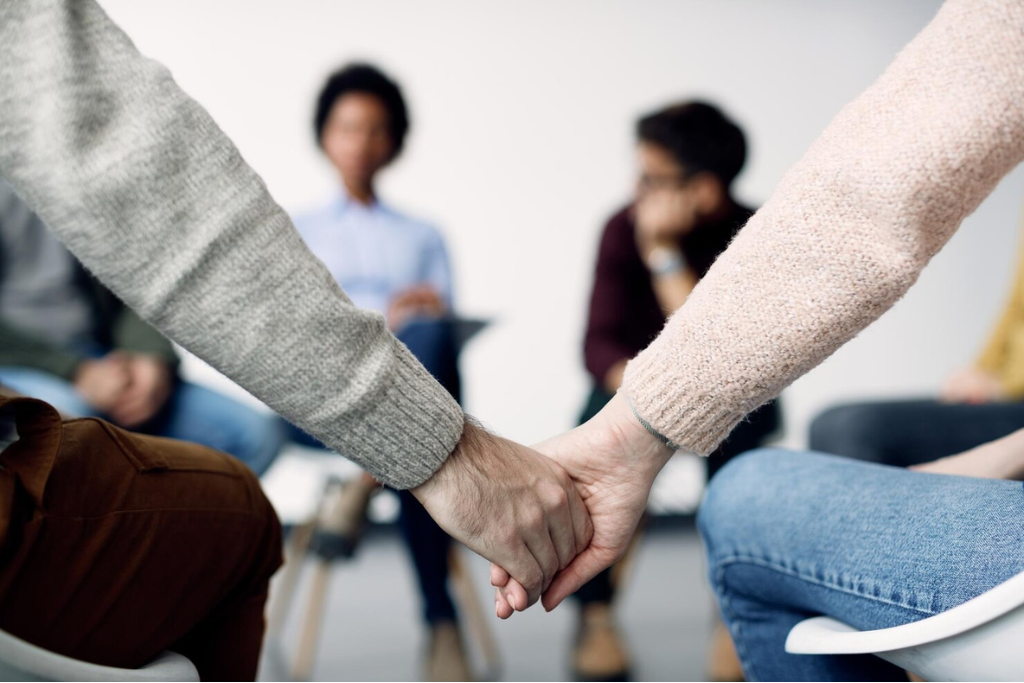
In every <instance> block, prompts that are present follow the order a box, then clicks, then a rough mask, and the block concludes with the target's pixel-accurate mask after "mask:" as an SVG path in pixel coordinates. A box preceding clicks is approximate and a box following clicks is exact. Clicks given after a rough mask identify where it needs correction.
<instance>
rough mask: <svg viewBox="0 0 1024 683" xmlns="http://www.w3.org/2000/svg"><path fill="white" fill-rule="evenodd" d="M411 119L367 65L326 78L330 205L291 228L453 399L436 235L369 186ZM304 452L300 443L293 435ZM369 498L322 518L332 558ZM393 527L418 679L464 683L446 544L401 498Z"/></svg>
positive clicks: (396, 94) (358, 523) (394, 91)
mask: <svg viewBox="0 0 1024 683" xmlns="http://www.w3.org/2000/svg"><path fill="white" fill-rule="evenodd" d="M408 129H409V118H408V113H407V110H406V106H405V102H404V100H403V98H402V94H401V91H400V90H399V88H398V86H397V85H396V84H395V83H394V82H393V81H392V80H391V79H389V78H388V77H387V76H385V75H384V74H382V73H381V72H380V71H379V70H377V69H376V68H375V67H372V66H369V65H366V64H354V65H350V66H347V67H344V68H342V69H341V70H339V71H337V72H335V73H334V74H333V75H332V76H331V77H330V78H329V79H328V80H327V83H326V84H325V85H324V87H323V89H322V91H321V93H320V97H319V100H318V102H317V108H316V116H315V119H314V130H315V133H316V139H317V143H318V144H319V145H320V147H321V149H322V150H323V152H324V154H325V155H326V156H327V158H328V159H329V160H330V162H331V164H332V165H333V166H334V168H335V169H336V170H337V172H338V176H339V178H340V180H341V186H342V187H341V192H340V196H338V197H336V198H334V199H333V200H332V201H330V202H329V203H327V204H326V205H324V206H322V207H320V208H319V209H316V210H313V211H310V212H308V213H304V214H300V215H298V216H296V217H295V218H294V222H295V225H296V227H297V228H298V230H299V233H300V234H301V235H302V238H303V239H304V240H305V242H306V244H307V245H308V246H309V248H310V250H311V251H312V252H313V253H314V254H315V255H316V256H317V257H318V258H320V260H322V261H323V262H324V264H325V265H326V266H327V268H328V270H329V271H330V272H331V275H333V276H334V278H335V280H337V281H338V283H339V284H340V285H341V287H342V289H344V290H345V292H346V293H347V294H348V295H349V297H351V299H352V301H353V302H354V303H355V304H356V305H358V306H360V307H362V308H366V309H370V310H374V311H377V312H379V313H381V314H383V315H384V316H385V319H386V320H387V324H388V327H389V328H390V329H391V330H392V331H393V332H394V333H395V335H396V336H397V337H398V338H399V339H400V340H401V341H402V342H404V343H405V345H406V346H408V347H409V349H410V350H411V351H412V352H413V354H415V355H416V357H417V358H418V359H419V361H420V362H421V363H423V365H424V367H426V368H427V369H428V370H429V371H430V372H431V373H432V374H433V375H434V377H435V378H437V380H438V381H439V382H440V383H441V384H442V386H444V387H445V388H446V389H448V391H449V392H451V394H452V395H453V396H455V398H456V399H458V398H459V376H458V370H457V366H456V360H457V358H456V355H457V353H456V346H455V343H454V340H453V338H452V326H451V325H450V324H448V323H447V322H446V321H445V318H446V317H449V316H450V315H451V311H452V301H453V297H452V277H451V267H450V264H449V261H448V253H447V250H446V249H445V245H444V240H443V239H442V237H441V234H440V232H438V230H437V229H435V228H434V227H432V226H431V225H429V224H427V223H424V222H422V221H419V220H416V219H414V218H410V217H408V216H405V215H403V214H401V213H399V212H397V211H395V210H394V209H392V208H390V207H389V206H387V205H386V204H384V203H383V202H382V201H381V200H380V198H379V197H378V195H377V192H376V187H375V181H376V178H377V176H378V174H379V173H380V171H381V170H382V169H384V168H385V167H386V166H387V165H388V164H390V163H391V162H392V161H394V159H395V158H396V157H397V156H398V154H399V153H400V152H401V150H402V145H403V143H404V141H405V136H406V133H407V132H408ZM297 440H298V441H300V442H305V443H308V441H307V440H308V437H306V438H303V435H301V434H299V435H297ZM378 489H379V485H378V483H377V482H376V481H375V480H374V479H373V478H372V477H370V476H369V475H368V474H367V475H364V476H363V477H362V478H361V479H359V480H356V481H354V482H351V483H349V484H348V485H347V486H346V487H345V489H344V490H343V491H342V493H341V499H340V500H339V501H338V502H337V505H336V506H335V508H336V509H337V510H338V514H337V515H336V519H334V520H332V522H331V525H332V531H333V532H334V533H335V540H336V541H337V542H338V543H340V546H339V547H340V549H339V550H337V552H338V553H339V554H346V555H347V554H351V553H352V552H354V550H355V546H356V545H357V543H358V539H359V535H360V532H361V530H362V528H363V526H364V525H365V521H366V509H367V506H368V504H369V501H370V498H371V496H372V495H373V493H374V492H375V491H377V490H378ZM399 498H400V500H401V504H402V506H401V516H400V525H401V528H402V531H403V535H404V536H405V539H406V542H407V544H408V546H409V550H410V554H411V556H412V560H413V564H414V565H415V567H416V573H417V578H418V579H419V585H420V589H421V593H422V596H423V612H424V620H425V622H426V624H427V627H428V629H429V645H428V648H427V653H426V659H425V661H424V670H423V677H424V679H426V680H438V681H453V680H454V681H457V680H470V678H471V676H470V671H469V666H468V662H467V659H466V655H465V651H464V649H463V646H462V640H461V637H460V634H459V629H458V621H457V615H456V610H455V605H454V603H453V602H452V599H451V596H450V595H449V592H448V586H447V582H448V550H449V545H450V543H451V539H450V538H449V537H448V535H447V534H445V532H444V531H443V530H441V528H440V527H439V526H438V525H437V523H435V522H434V520H433V519H431V517H430V516H429V515H428V514H427V513H426V511H425V510H424V509H423V507H422V506H421V505H420V504H419V502H418V501H417V500H416V499H415V498H414V497H413V496H412V495H411V494H409V493H408V492H407V491H402V492H400V493H399Z"/></svg>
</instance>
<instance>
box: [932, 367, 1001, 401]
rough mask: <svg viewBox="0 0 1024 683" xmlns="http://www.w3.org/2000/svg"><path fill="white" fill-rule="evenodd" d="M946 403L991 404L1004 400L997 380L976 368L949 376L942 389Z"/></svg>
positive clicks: (942, 396)
mask: <svg viewBox="0 0 1024 683" xmlns="http://www.w3.org/2000/svg"><path fill="white" fill-rule="evenodd" d="M941 398H942V400H943V401H945V402H946V403H975V404H977V403H991V402H993V401H999V400H1002V399H1004V398H1006V393H1005V392H1004V390H1003V385H1002V383H1000V381H999V378H998V377H995V376H994V375H992V374H991V373H988V372H985V371H984V370H981V369H978V368H965V369H963V370H961V371H960V372H957V373H956V374H954V375H953V376H951V377H950V378H949V379H948V380H947V381H946V385H945V386H944V387H943V388H942V393H941Z"/></svg>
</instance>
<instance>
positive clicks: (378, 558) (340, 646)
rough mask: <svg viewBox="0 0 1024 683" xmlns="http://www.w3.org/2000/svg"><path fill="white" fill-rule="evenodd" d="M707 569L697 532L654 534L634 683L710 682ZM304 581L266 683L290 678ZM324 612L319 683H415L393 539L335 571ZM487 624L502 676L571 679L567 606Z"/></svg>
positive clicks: (414, 601)
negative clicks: (707, 668) (707, 665)
mask: <svg viewBox="0 0 1024 683" xmlns="http://www.w3.org/2000/svg"><path fill="white" fill-rule="evenodd" d="M466 557H467V560H468V564H469V566H470V570H471V572H472V575H473V579H474V582H475V583H476V585H477V589H478V595H479V596H480V598H481V601H482V603H483V604H484V605H485V609H487V610H490V607H491V605H493V598H492V595H493V594H492V589H491V588H490V586H489V585H488V582H487V569H488V565H487V563H486V562H484V561H483V560H482V559H481V558H479V557H477V556H476V555H472V554H471V553H468V552H467V553H466ZM703 572H704V570H703V561H702V558H701V552H700V546H699V540H698V539H697V536H696V534H695V533H694V532H693V531H692V530H689V529H658V530H654V531H650V532H648V534H647V536H646V538H645V540H644V544H643V546H642V547H641V550H640V552H639V554H638V556H637V561H636V564H635V565H634V569H633V572H632V576H631V577H630V578H629V580H628V583H627V585H626V589H625V591H624V592H623V593H622V594H621V596H620V602H619V608H620V609H619V620H620V624H621V625H622V626H623V628H624V631H625V634H626V637H627V639H628V642H629V645H630V648H631V651H632V653H633V655H634V661H635V664H636V672H635V673H636V678H637V679H638V680H652V681H660V680H666V681H668V680H671V681H678V680H705V678H706V675H705V673H704V648H705V645H706V643H707V638H708V631H709V625H710V623H711V613H712V610H711V607H712V598H711V594H710V591H709V589H708V587H707V585H706V582H705V580H704V574H703ZM308 580H309V577H308V576H307V575H304V576H303V579H302V583H301V584H300V586H299V592H298V597H297V600H296V602H295V605H294V606H293V608H292V614H291V618H290V620H289V622H288V624H287V626H286V628H285V630H284V632H283V634H282V636H281V638H280V639H278V640H277V641H276V642H271V643H269V644H268V647H267V648H266V653H267V654H265V656H264V662H263V666H262V669H261V680H285V679H287V673H286V671H287V669H286V668H284V667H283V666H282V664H283V662H284V660H285V659H287V657H289V656H290V655H291V654H292V653H293V652H294V644H295V640H296V636H297V633H298V619H297V615H298V613H299V612H300V611H301V609H302V608H303V607H304V606H305V595H306V594H305V591H304V589H305V588H308V585H307V583H308ZM325 614H326V617H325V620H324V625H323V630H322V631H321V640H320V643H319V648H318V652H317V658H316V664H315V667H314V671H313V679H314V680H369V681H373V680H380V681H402V680H419V678H420V677H419V673H418V672H419V655H420V650H421V647H422V631H421V628H420V626H419V623H420V622H419V617H418V615H419V605H418V598H417V594H416V591H415V587H414V584H413V576H412V571H411V567H410V564H409V562H408V561H407V558H406V555H405V548H404V547H403V546H402V545H401V542H400V539H399V538H398V537H397V536H396V535H392V534H390V533H383V534H379V535H377V536H375V537H371V538H370V539H368V540H367V542H366V543H365V544H364V546H363V547H362V548H361V549H360V552H359V555H358V556H357V557H356V558H355V559H354V560H353V561H351V562H349V563H346V564H342V565H339V566H338V567H337V568H336V569H334V570H333V573H332V575H331V577H330V585H329V590H328V597H327V604H326V612H325ZM487 619H488V624H489V625H490V627H491V628H492V630H493V632H494V634H495V637H496V639H497V640H498V642H499V647H500V649H501V656H502V661H503V670H502V673H501V678H502V679H504V680H521V681H529V680H545V681H548V680H566V676H567V671H566V661H567V652H568V647H569V643H570V639H571V637H572V630H573V627H574V620H575V613H574V611H573V608H572V607H571V606H570V605H568V604H567V605H564V606H562V607H559V608H558V609H556V610H555V611H554V612H552V613H551V614H546V613H544V611H543V610H542V609H540V607H539V606H538V607H535V608H533V609H531V610H530V611H528V612H526V613H522V614H516V615H514V616H513V618H512V619H510V620H509V621H506V622H501V621H499V620H498V619H497V618H495V617H494V615H493V612H488V615H487ZM476 659H477V660H478V662H479V657H477V658H476ZM478 668H480V667H478Z"/></svg>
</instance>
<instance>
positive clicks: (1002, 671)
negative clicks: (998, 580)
mask: <svg viewBox="0 0 1024 683" xmlns="http://www.w3.org/2000/svg"><path fill="white" fill-rule="evenodd" d="M1021 643H1024V573H1022V574H1018V575H1017V576H1015V577H1013V578H1012V579H1010V580H1009V581H1006V582H1005V583H1002V584H1000V585H998V586H996V587H995V588H993V589H992V590H990V591H987V592H985V593H982V594H981V595H979V596H978V597H976V598H974V599H973V600H968V601H967V602H965V603H963V604H962V605H958V606H957V607H954V608H953V609H951V610H948V611H946V612H942V613H941V614H936V615H935V616H933V617H928V618H927V619H922V620H920V621H915V622H913V623H910V624H904V625H903V626H896V627H893V628H885V629H880V630H877V631H858V630H857V629H855V628H852V627H850V626H847V625H846V624H844V623H842V622H840V621H837V620H835V619H832V618H830V617H815V618H813V619H807V620H805V621H802V622H800V623H799V624H797V625H796V626H794V627H793V630H791V631H790V632H789V637H788V638H787V639H786V652H789V653H791V654H803V655H849V654H874V655H877V656H878V657H881V658H882V659H884V660H886V661H887V662H892V663H893V664H895V665H896V666H898V667H900V668H902V669H904V670H906V671H911V672H913V673H915V674H917V675H918V676H921V677H923V678H924V679H926V680H928V681H1021V680H1024V657H1022V656H1021V653H1020V650H1019V649H1018V648H1020V646H1021Z"/></svg>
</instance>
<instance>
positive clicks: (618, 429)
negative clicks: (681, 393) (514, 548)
mask: <svg viewBox="0 0 1024 683" xmlns="http://www.w3.org/2000/svg"><path fill="white" fill-rule="evenodd" d="M535 448H536V449H537V450H538V451H540V452H541V453H544V454H545V455H547V456H548V457H550V458H552V459H553V460H555V461H556V462H557V463H558V464H560V465H561V466H562V467H564V468H565V470H566V472H568V473H569V476H570V477H572V480H573V482H574V483H575V484H576V489H577V490H578V491H579V493H580V496H581V497H582V498H583V501H584V502H585V503H586V506H587V510H588V512H589V513H590V519H591V521H592V522H593V525H594V536H593V538H592V539H591V541H590V545H589V546H587V548H586V549H585V550H584V551H583V552H582V553H580V555H579V556H578V557H577V558H576V559H575V560H573V561H572V562H571V563H570V564H569V566H567V567H566V568H565V569H563V570H562V571H561V572H559V573H558V575H557V576H556V577H555V580H554V581H553V582H552V583H551V586H550V587H549V588H548V589H547V591H546V592H545V593H544V608H545V609H547V610H548V611H550V610H552V609H554V608H555V607H556V606H558V604H559V603H561V602H562V600H564V599H565V598H566V597H568V596H569V595H571V594H572V593H574V592H575V591H577V590H578V589H579V588H580V587H581V586H583V584H585V583H587V582H588V581H590V580H591V579H592V578H594V577H595V576H597V574H598V573H599V572H600V571H601V570H603V569H605V568H606V567H609V566H611V565H612V564H613V563H614V562H615V561H616V560H618V559H619V558H620V557H622V555H623V553H625V552H626V548H627V547H628V546H629V542H630V539H632V538H633V533H634V532H635V531H636V527H637V524H639V522H640V518H641V516H642V515H643V513H644V509H645V508H646V507H647V499H648V497H649V496H650V493H651V486H652V485H653V484H654V479H655V477H656V476H657V475H658V472H660V471H661V469H662V468H663V467H664V466H665V463H667V462H668V460H669V458H670V457H672V452H673V451H672V450H671V449H670V448H669V447H668V446H666V445H665V444H663V443H662V442H661V441H660V440H658V439H657V438H656V437H654V436H653V435H652V434H651V433H650V432H648V431H647V430H646V429H644V427H643V425H641V424H640V422H639V421H638V420H637V419H636V416H634V415H633V411H632V410H630V408H629V405H628V404H627V403H626V400H625V398H624V397H623V396H622V394H621V393H620V394H617V395H616V396H615V398H613V399H612V400H611V402H609V404H608V405H607V406H605V408H604V409H603V410H602V411H601V412H600V413H598V414H597V415H596V416H595V417H594V418H593V419H592V420H590V421H589V422H587V423H586V424H584V425H582V426H580V427H577V428H576V429H574V430H572V431H571V432H568V433H566V434H563V435H561V436H558V437H555V438H553V439H550V440H548V441H545V442H544V443H541V444H538V445H537V446H535ZM491 583H492V585H494V586H495V587H496V588H497V593H496V595H495V601H496V611H497V614H498V616H499V617H501V618H502V619H507V618H508V617H510V616H511V615H512V612H513V606H514V607H516V608H518V607H519V605H520V604H521V602H522V601H523V595H524V587H523V586H521V585H519V583H518V582H517V581H516V580H515V575H514V574H512V577H511V578H510V577H509V572H506V571H505V570H504V569H503V568H502V565H501V563H500V562H496V563H495V564H493V565H492V566H491Z"/></svg>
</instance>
